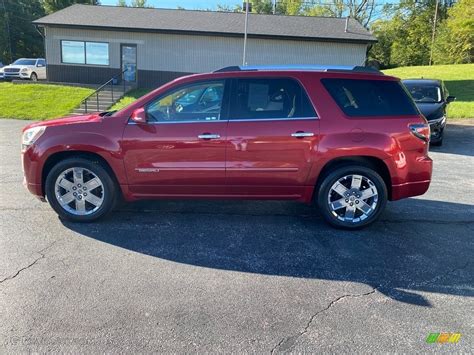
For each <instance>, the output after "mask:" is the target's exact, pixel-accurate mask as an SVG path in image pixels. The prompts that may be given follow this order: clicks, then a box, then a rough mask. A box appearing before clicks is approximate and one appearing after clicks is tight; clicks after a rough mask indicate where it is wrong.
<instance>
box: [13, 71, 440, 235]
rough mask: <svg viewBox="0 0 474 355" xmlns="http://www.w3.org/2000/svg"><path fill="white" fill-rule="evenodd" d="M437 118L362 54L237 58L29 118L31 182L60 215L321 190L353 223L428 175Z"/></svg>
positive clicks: (330, 212) (311, 196)
mask: <svg viewBox="0 0 474 355" xmlns="http://www.w3.org/2000/svg"><path fill="white" fill-rule="evenodd" d="M429 137H430V130H429V126H428V124H427V121H426V120H425V118H424V117H423V116H422V115H421V114H420V113H419V111H418V110H417V108H416V106H415V104H414V103H413V101H412V99H411V98H410V96H409V94H407V92H406V91H405V89H404V87H403V86H402V85H401V84H400V81H399V79H397V78H393V77H389V76H385V75H383V74H381V73H380V72H374V71H371V70H369V69H367V68H360V67H353V68H352V67H350V68H343V67H325V68H321V67H291V68H290V67H287V68H284V67H229V68H224V69H221V70H218V71H216V72H214V73H208V74H197V75H191V76H186V77H183V78H179V79H176V80H174V81H172V82H170V83H168V84H166V85H164V86H162V87H160V88H158V89H156V90H154V91H152V92H151V93H149V94H147V95H145V96H143V97H142V98H140V99H139V100H137V101H135V102H134V103H132V104H130V105H129V106H127V107H125V108H124V109H122V110H120V111H117V112H103V113H97V114H91V115H84V116H74V117H69V118H63V119H58V120H53V121H47V122H39V123H34V124H31V125H29V126H27V127H25V128H24V131H23V139H22V140H23V142H22V151H23V169H24V175H25V185H26V186H27V188H28V189H29V190H30V191H31V192H32V193H33V194H34V195H36V196H39V197H40V198H41V199H44V197H45V196H46V198H47V200H48V201H49V203H50V204H51V206H52V208H53V209H54V210H55V211H56V212H57V213H58V214H59V215H60V216H61V217H62V218H65V219H68V220H72V221H78V222H86V221H93V220H96V219H98V218H99V217H102V216H104V215H105V214H106V213H107V212H109V211H111V210H112V209H113V207H114V205H115V203H116V201H117V200H118V199H119V198H120V197H122V198H123V199H124V200H126V201H133V200H138V199H153V198H155V199H156V198H158V199H164V198H208V199H209V198H225V199H282V200H298V201H301V202H305V203H313V202H314V203H316V204H317V205H318V206H319V210H320V211H321V213H322V215H323V217H324V219H325V220H326V221H327V222H329V223H330V224H331V225H333V226H336V227H343V228H349V229H354V228H360V227H362V226H365V225H368V224H370V223H372V222H373V221H375V220H376V219H377V218H378V217H379V216H380V214H381V213H382V211H383V209H384V207H385V205H386V202H387V200H398V199H401V198H405V197H410V196H416V195H421V194H423V193H425V192H426V190H427V189H428V186H429V184H430V179H431V170H432V161H431V159H430V158H429V157H428V142H429Z"/></svg>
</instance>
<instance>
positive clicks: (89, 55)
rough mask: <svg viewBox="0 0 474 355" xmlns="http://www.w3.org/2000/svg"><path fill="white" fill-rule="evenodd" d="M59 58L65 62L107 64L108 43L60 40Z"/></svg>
mask: <svg viewBox="0 0 474 355" xmlns="http://www.w3.org/2000/svg"><path fill="white" fill-rule="evenodd" d="M61 59H62V60H61V61H62V62H63V63H66V64H91V65H109V44H108V43H104V42H83V41H61Z"/></svg>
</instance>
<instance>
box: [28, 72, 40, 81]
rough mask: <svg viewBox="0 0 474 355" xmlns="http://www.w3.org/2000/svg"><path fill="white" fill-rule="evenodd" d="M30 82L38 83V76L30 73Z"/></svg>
mask: <svg viewBox="0 0 474 355" xmlns="http://www.w3.org/2000/svg"><path fill="white" fill-rule="evenodd" d="M30 80H31V81H38V75H36V73H31V76H30Z"/></svg>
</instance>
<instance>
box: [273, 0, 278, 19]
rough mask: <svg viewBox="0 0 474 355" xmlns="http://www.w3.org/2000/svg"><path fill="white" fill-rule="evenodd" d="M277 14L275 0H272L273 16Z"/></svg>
mask: <svg viewBox="0 0 474 355" xmlns="http://www.w3.org/2000/svg"><path fill="white" fill-rule="evenodd" d="M276 12H277V0H273V14H274V15H275V14H276Z"/></svg>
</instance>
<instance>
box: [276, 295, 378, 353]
mask: <svg viewBox="0 0 474 355" xmlns="http://www.w3.org/2000/svg"><path fill="white" fill-rule="evenodd" d="M377 288H378V287H374V288H372V290H370V291H369V292H365V293H359V294H347V295H342V296H339V297H337V298H336V299H334V300H332V301H331V302H329V304H328V305H327V306H326V307H325V308H323V309H320V310H319V311H317V312H316V313H314V314H313V315H312V316H311V318H310V319H309V321H308V323H307V324H306V326H305V327H304V328H303V330H302V331H301V332H299V333H297V334H295V335H292V336H289V337H285V338H283V339H282V340H280V342H279V343H278V344H277V345H275V347H273V349H272V350H271V352H270V353H271V354H275V352H276V351H277V350H278V348H280V347H282V346H284V345H285V344H286V346H285V349H283V351H289V350H290V349H291V348H292V347H293V346H294V345H295V343H296V341H297V340H298V338H299V337H301V336H302V335H304V334H306V333H307V332H308V330H309V327H310V326H311V324H312V323H313V321H314V319H315V318H316V317H317V316H319V315H320V314H322V313H324V312H326V311H328V310H329V309H331V308H332V307H333V306H334V305H335V304H336V303H338V302H339V301H342V300H343V299H346V298H358V297H364V296H370V295H372V294H374V293H375V292H376V291H377Z"/></svg>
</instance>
